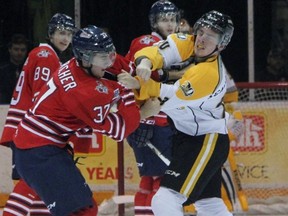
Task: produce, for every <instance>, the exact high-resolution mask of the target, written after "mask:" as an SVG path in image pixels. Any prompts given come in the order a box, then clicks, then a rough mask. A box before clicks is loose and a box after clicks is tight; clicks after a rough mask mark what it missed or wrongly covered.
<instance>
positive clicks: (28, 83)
mask: <svg viewBox="0 0 288 216" xmlns="http://www.w3.org/2000/svg"><path fill="white" fill-rule="evenodd" d="M74 31H75V22H74V20H73V19H72V18H71V17H69V16H67V15H65V14H60V13H57V14H55V15H54V16H53V17H52V18H51V19H50V21H49V23H48V42H47V43H41V44H40V45H39V46H38V47H36V48H34V49H33V50H32V51H31V52H30V53H29V56H28V58H27V59H26V62H25V64H24V66H23V68H22V71H21V73H20V75H19V79H18V82H17V85H16V87H15V90H14V93H13V97H12V99H11V103H10V107H9V111H8V116H7V119H6V122H5V126H4V131H3V133H2V138H1V144H2V145H6V146H11V147H12V150H13V146H14V145H13V142H12V140H13V136H14V134H15V132H16V128H17V125H18V124H19V122H20V121H21V119H22V118H23V117H24V115H25V113H26V111H27V110H28V109H29V108H30V107H31V106H32V103H33V100H35V98H36V97H37V95H38V94H39V91H40V88H41V87H42V86H43V85H45V84H46V82H48V80H49V79H50V78H51V75H52V72H54V71H55V70H56V69H57V68H58V67H60V65H61V64H62V63H61V62H60V57H61V54H62V52H64V51H65V50H67V48H68V46H69V45H70V44H71V40H72V35H73V33H74ZM88 141H89V140H88ZM82 142H84V140H82ZM12 157H13V165H12V168H13V169H12V179H13V180H19V179H20V176H19V175H18V173H17V171H16V167H15V164H14V154H13V153H12ZM30 211H31V212H30ZM29 212H30V214H31V215H38V214H41V215H50V213H49V211H48V209H47V208H46V206H45V204H44V203H43V202H42V201H41V199H40V198H39V197H38V195H37V194H36V193H35V192H34V191H33V190H32V189H31V188H30V187H29V186H28V185H27V184H26V183H25V182H24V181H23V180H21V179H20V181H19V182H17V183H16V185H15V187H14V189H13V192H12V193H11V194H10V196H9V198H8V201H7V203H6V205H5V208H4V213H3V216H8V215H19V214H21V215H27V214H28V213H29Z"/></svg>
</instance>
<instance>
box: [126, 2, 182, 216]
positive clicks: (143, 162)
mask: <svg viewBox="0 0 288 216" xmlns="http://www.w3.org/2000/svg"><path fill="white" fill-rule="evenodd" d="M149 21H150V27H151V30H152V33H151V34H149V35H142V36H140V37H137V38H135V39H134V40H133V41H132V42H131V45H130V48H129V52H128V53H127V55H126V56H125V57H126V58H128V59H129V60H131V61H134V54H135V53H136V52H137V51H138V50H140V49H142V48H144V47H147V46H152V45H154V44H155V43H157V42H159V41H160V40H163V39H166V38H167V36H168V35H169V34H172V33H175V32H176V30H177V26H178V24H179V11H178V8H177V7H176V6H175V5H174V4H173V3H172V2H170V1H167V0H164V1H157V2H155V3H154V4H153V5H152V6H151V9H150V12H149ZM175 74H176V75H177V77H175V76H174V75H175ZM169 75H170V76H169ZM180 76H181V73H180V72H179V73H178V72H177V73H175V72H173V71H171V72H168V71H163V70H161V69H160V70H158V71H155V73H153V79H155V80H157V81H162V82H165V81H168V80H169V77H170V79H177V78H180ZM171 136H172V130H171V128H170V126H169V124H168V121H167V116H166V115H165V114H164V113H163V112H160V113H159V114H157V115H156V116H153V117H150V118H147V119H145V120H142V121H141V123H140V126H139V127H138V128H137V130H136V131H135V132H133V133H132V134H131V135H129V136H128V138H127V141H128V143H129V145H130V146H131V147H132V149H133V151H134V155H135V158H136V162H137V166H138V169H139V174H140V178H141V179H140V183H139V189H138V191H137V192H136V194H135V198H134V214H135V215H144V214H145V215H154V214H153V212H152V209H151V200H152V197H153V196H154V194H155V193H156V191H157V190H158V188H159V186H160V180H161V177H162V176H163V175H164V172H165V170H166V168H167V165H166V164H165V163H164V162H163V161H162V160H161V159H160V158H159V156H157V155H156V154H155V153H154V152H153V150H152V149H151V147H149V146H151V145H153V146H154V147H156V148H157V149H158V150H159V151H160V152H161V154H163V155H164V156H165V157H167V158H169V159H170V158H171V150H172V145H171V144H172V142H171ZM147 142H150V143H151V145H147Z"/></svg>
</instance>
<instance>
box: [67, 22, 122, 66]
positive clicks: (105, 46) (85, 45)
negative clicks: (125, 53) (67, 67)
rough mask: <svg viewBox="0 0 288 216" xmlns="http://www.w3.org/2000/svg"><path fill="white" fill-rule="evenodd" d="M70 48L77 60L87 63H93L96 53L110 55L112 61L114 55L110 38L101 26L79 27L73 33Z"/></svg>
mask: <svg viewBox="0 0 288 216" xmlns="http://www.w3.org/2000/svg"><path fill="white" fill-rule="evenodd" d="M72 50H73V53H74V56H75V57H76V59H77V60H80V61H85V62H86V63H89V64H93V58H94V57H95V56H96V54H109V55H111V59H110V60H111V61H112V63H113V62H114V61H115V56H116V51H115V47H114V44H113V41H112V38H111V37H110V36H109V35H108V34H107V33H106V32H104V31H103V30H102V29H101V28H98V27H96V26H94V25H89V26H87V27H85V28H83V29H80V30H78V31H77V32H76V33H75V34H74V35H73V38H72ZM112 58H114V59H112Z"/></svg>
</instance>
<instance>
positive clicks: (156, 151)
mask: <svg viewBox="0 0 288 216" xmlns="http://www.w3.org/2000/svg"><path fill="white" fill-rule="evenodd" d="M146 145H147V146H148V147H149V148H150V149H151V150H152V151H153V152H154V153H155V154H156V155H157V156H158V157H159V158H160V159H161V160H162V161H163V162H164V163H165V164H166V165H167V166H169V164H170V160H169V159H168V158H166V157H165V156H164V155H163V154H162V153H161V152H160V151H159V150H158V149H157V148H156V147H155V146H154V145H153V144H152V143H151V142H150V140H148V141H147V142H146Z"/></svg>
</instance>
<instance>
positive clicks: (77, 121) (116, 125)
mask: <svg viewBox="0 0 288 216" xmlns="http://www.w3.org/2000/svg"><path fill="white" fill-rule="evenodd" d="M114 106H117V112H112V111H111V108H112V107H114ZM139 121H140V114H139V108H138V106H137V105H136V103H135V100H134V94H133V92H132V91H131V90H128V89H125V88H124V87H123V86H121V85H120V84H119V83H118V82H115V81H111V80H107V79H96V78H95V77H92V76H90V75H88V74H87V73H86V72H85V71H84V70H83V69H82V68H81V67H80V66H79V65H78V63H77V61H76V60H75V59H72V60H71V61H68V62H67V63H65V64H64V65H63V66H62V67H61V68H60V69H59V70H57V71H56V72H55V73H54V74H53V77H52V79H51V80H50V81H49V82H48V83H47V85H45V86H43V88H42V89H41V92H40V94H39V96H38V97H37V99H36V101H35V103H34V105H33V106H32V108H31V109H30V110H29V111H28V112H27V114H26V115H25V117H24V119H23V120H22V121H21V122H20V124H19V125H18V129H17V133H16V135H15V138H14V142H15V144H16V146H17V147H18V148H22V149H27V148H33V147H38V146H44V145H59V146H60V147H64V146H65V144H66V143H67V140H68V139H69V137H70V136H71V134H74V133H75V132H77V131H81V130H85V128H89V127H91V128H93V129H94V130H96V131H97V132H99V133H102V134H105V135H107V136H109V137H111V138H113V139H114V140H116V141H122V140H123V139H124V138H125V137H127V136H128V135H129V134H130V133H131V132H133V131H134V130H135V129H136V128H137V127H138V125H139Z"/></svg>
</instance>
